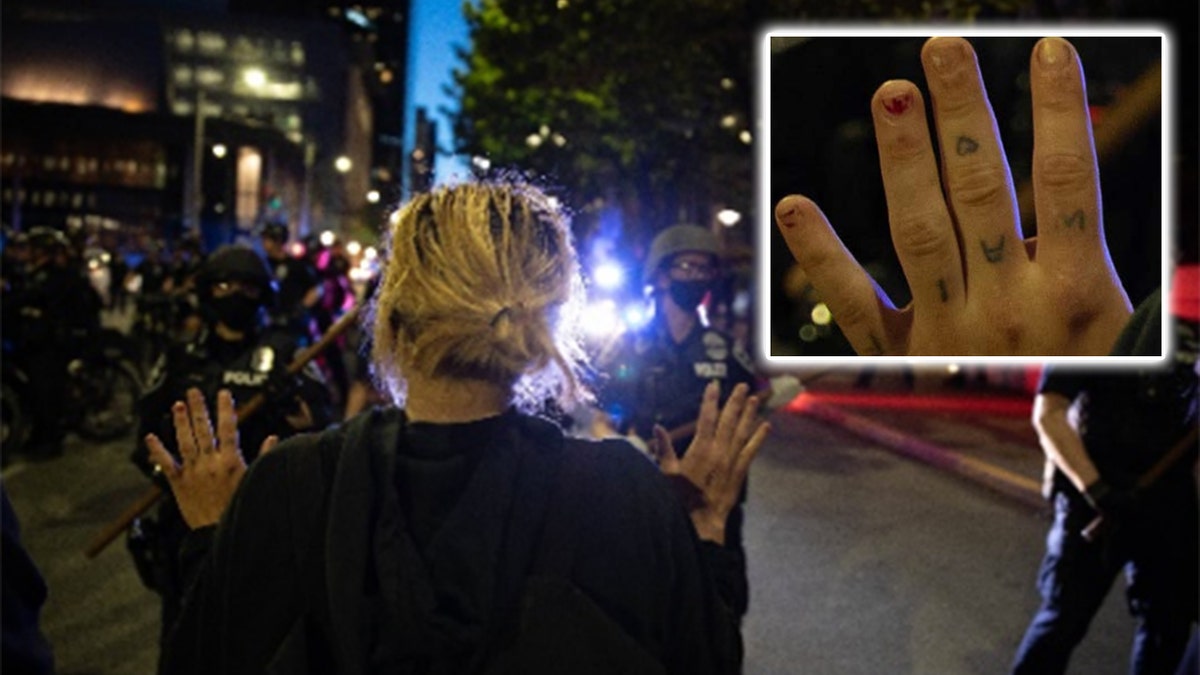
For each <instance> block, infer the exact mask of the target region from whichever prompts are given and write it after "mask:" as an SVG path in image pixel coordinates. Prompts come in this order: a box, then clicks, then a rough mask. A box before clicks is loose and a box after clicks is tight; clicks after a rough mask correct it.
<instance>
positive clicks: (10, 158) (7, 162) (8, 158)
mask: <svg viewBox="0 0 1200 675" xmlns="http://www.w3.org/2000/svg"><path fill="white" fill-rule="evenodd" d="M15 161H17V156H16V155H14V154H12V153H11V152H6V153H4V158H3V162H4V166H12V165H13V162H15Z"/></svg>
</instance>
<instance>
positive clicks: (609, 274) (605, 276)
mask: <svg viewBox="0 0 1200 675" xmlns="http://www.w3.org/2000/svg"><path fill="white" fill-rule="evenodd" d="M592 276H593V278H594V279H595V281H596V286H598V287H600V288H603V289H605V290H612V289H614V288H620V286H621V282H623V281H625V270H624V269H622V268H621V266H620V265H617V264H615V263H603V264H601V265H597V266H596V270H595V271H594V272H593V273H592Z"/></svg>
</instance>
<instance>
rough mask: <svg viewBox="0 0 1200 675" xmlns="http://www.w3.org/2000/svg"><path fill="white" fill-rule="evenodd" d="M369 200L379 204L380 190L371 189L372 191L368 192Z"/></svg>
mask: <svg viewBox="0 0 1200 675" xmlns="http://www.w3.org/2000/svg"><path fill="white" fill-rule="evenodd" d="M367 201H368V202H371V203H372V204H378V203H379V190H371V191H370V192H368V193H367Z"/></svg>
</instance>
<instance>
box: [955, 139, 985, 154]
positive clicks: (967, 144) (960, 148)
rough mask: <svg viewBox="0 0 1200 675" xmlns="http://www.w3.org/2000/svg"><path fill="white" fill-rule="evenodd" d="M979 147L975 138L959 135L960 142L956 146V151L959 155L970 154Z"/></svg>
mask: <svg viewBox="0 0 1200 675" xmlns="http://www.w3.org/2000/svg"><path fill="white" fill-rule="evenodd" d="M978 149H979V143H977V142H976V141H975V139H973V138H968V137H967V136H959V137H958V144H957V145H955V146H954V151H955V152H957V153H958V156H959V157H963V156H966V155H970V154H972V153H974V152H975V151H976V150H978Z"/></svg>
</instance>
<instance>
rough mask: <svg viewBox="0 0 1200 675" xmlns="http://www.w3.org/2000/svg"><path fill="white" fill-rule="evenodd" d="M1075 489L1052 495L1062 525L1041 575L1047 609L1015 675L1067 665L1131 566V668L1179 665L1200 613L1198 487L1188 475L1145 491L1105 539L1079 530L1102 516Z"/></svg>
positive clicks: (1049, 542) (1168, 669)
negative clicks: (1094, 538) (1133, 623)
mask: <svg viewBox="0 0 1200 675" xmlns="http://www.w3.org/2000/svg"><path fill="white" fill-rule="evenodd" d="M1095 515H1096V514H1095V511H1093V510H1092V509H1091V508H1090V507H1089V506H1088V505H1087V503H1086V502H1084V501H1083V499H1082V498H1081V497H1080V496H1079V495H1077V494H1068V493H1066V492H1058V493H1056V494H1055V495H1054V525H1053V526H1052V527H1051V529H1050V533H1049V535H1048V536H1047V537H1046V556H1045V558H1044V559H1043V560H1042V566H1041V570H1040V572H1039V573H1038V590H1039V591H1040V593H1041V596H1042V604H1041V607H1039V608H1038V611H1037V614H1036V615H1035V616H1034V618H1033V621H1032V622H1031V623H1030V624H1029V628H1028V629H1027V630H1026V632H1025V637H1024V639H1023V640H1022V641H1021V646H1020V647H1019V648H1018V649H1017V655H1016V659H1015V661H1014V663H1013V669H1012V672H1013V673H1018V674H1020V673H1037V674H1038V675H1048V674H1053V673H1063V672H1065V671H1066V668H1067V663H1068V661H1069V660H1070V657H1071V652H1072V651H1073V650H1074V649H1075V646H1076V645H1078V644H1079V642H1080V641H1081V640H1082V639H1083V637H1084V635H1085V634H1086V633H1087V629H1088V625H1089V624H1090V623H1091V621H1092V618H1093V617H1094V616H1095V615H1096V612H1097V611H1098V610H1099V609H1100V606H1101V605H1102V604H1103V602H1104V598H1105V596H1106V595H1108V591H1109V589H1110V588H1111V587H1112V584H1113V581H1114V580H1115V579H1116V577H1117V575H1118V574H1119V573H1120V572H1121V571H1122V570H1124V572H1125V576H1126V584H1127V585H1126V597H1127V600H1128V603H1129V610H1130V613H1131V614H1132V615H1133V616H1134V617H1135V618H1136V619H1137V620H1138V625H1137V632H1136V635H1135V637H1134V643H1133V655H1132V657H1131V660H1130V672H1131V673H1136V674H1138V675H1151V674H1157V673H1163V674H1165V675H1170V674H1173V673H1174V672H1175V669H1176V667H1177V666H1178V665H1179V661H1180V659H1181V657H1182V656H1183V653H1184V650H1185V648H1186V646H1187V641H1188V638H1189V635H1190V632H1191V628H1192V623H1193V622H1194V621H1195V620H1196V613H1197V593H1198V587H1197V565H1198V564H1200V556H1198V554H1197V526H1198V524H1200V523H1198V519H1197V501H1196V485H1195V483H1194V481H1193V480H1192V478H1191V476H1190V475H1187V474H1184V475H1182V476H1180V477H1178V479H1176V480H1173V481H1172V482H1171V484H1170V485H1163V486H1159V487H1158V488H1156V489H1155V491H1153V492H1152V493H1150V494H1149V495H1147V498H1146V500H1145V502H1144V503H1143V504H1142V507H1141V509H1140V510H1139V511H1138V512H1137V513H1135V514H1133V515H1131V516H1130V517H1129V518H1127V519H1126V520H1125V522H1120V521H1118V522H1116V523H1111V524H1110V525H1112V527H1110V528H1109V529H1108V530H1106V532H1105V533H1104V535H1103V536H1102V538H1100V539H1099V540H1097V541H1096V542H1088V541H1087V540H1085V539H1084V538H1083V536H1082V535H1081V534H1080V533H1081V532H1082V530H1083V528H1084V527H1086V526H1087V525H1088V523H1089V522H1090V521H1091V520H1092V519H1093V518H1094V517H1095Z"/></svg>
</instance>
